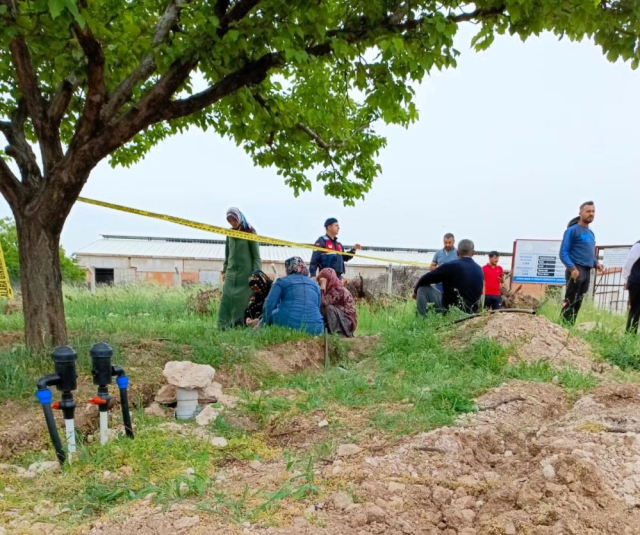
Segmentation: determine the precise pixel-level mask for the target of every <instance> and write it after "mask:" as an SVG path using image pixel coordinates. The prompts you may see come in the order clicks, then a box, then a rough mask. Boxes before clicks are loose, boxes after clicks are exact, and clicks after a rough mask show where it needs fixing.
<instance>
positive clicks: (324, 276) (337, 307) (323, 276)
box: [318, 268, 358, 338]
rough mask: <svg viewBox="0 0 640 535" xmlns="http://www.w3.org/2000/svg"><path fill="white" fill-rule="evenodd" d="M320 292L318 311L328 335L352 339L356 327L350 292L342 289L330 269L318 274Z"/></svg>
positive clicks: (335, 275) (356, 322)
mask: <svg viewBox="0 0 640 535" xmlns="http://www.w3.org/2000/svg"><path fill="white" fill-rule="evenodd" d="M318 283H319V284H320V290H321V292H322V304H321V308H320V311H321V312H322V316H323V317H324V323H325V325H326V326H327V331H329V334H337V335H338V336H343V337H345V338H353V333H354V332H355V331H356V328H357V327H358V316H357V313H356V304H355V301H354V300H353V296H352V295H351V292H349V290H347V289H346V288H345V287H344V284H343V283H342V281H341V280H340V279H339V278H338V275H337V273H336V272H335V271H334V270H333V269H332V268H324V269H323V270H322V271H320V273H319V274H318Z"/></svg>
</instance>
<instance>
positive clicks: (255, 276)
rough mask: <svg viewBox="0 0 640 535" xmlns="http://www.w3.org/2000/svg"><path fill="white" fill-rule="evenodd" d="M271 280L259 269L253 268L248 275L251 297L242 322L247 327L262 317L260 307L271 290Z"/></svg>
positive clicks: (253, 325) (256, 323) (255, 323)
mask: <svg viewBox="0 0 640 535" xmlns="http://www.w3.org/2000/svg"><path fill="white" fill-rule="evenodd" d="M272 284H273V282H271V279H270V278H269V276H268V275H267V274H266V273H265V272H264V271H261V270H259V269H257V270H255V271H254V272H253V273H252V274H251V277H249V288H251V291H252V293H251V297H250V298H249V306H248V307H247V309H246V310H245V311H244V324H245V325H246V326H247V327H255V326H256V325H258V322H259V321H260V318H262V308H263V307H264V302H265V301H266V300H267V296H268V295H269V292H270V291H271V286H272Z"/></svg>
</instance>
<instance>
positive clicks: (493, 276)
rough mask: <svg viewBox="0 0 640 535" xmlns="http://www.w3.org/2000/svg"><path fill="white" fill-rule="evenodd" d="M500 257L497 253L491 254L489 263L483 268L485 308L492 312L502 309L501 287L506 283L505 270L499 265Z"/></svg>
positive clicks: (492, 252)
mask: <svg viewBox="0 0 640 535" xmlns="http://www.w3.org/2000/svg"><path fill="white" fill-rule="evenodd" d="M499 260H500V255H499V254H498V252H497V251H491V252H490V253H489V263H488V264H487V265H486V266H484V267H483V268H482V273H483V274H484V306H485V308H490V309H491V310H499V309H500V308H502V295H501V294H500V285H501V284H502V282H503V281H504V270H503V269H502V268H501V267H500V266H499V265H498V261H499Z"/></svg>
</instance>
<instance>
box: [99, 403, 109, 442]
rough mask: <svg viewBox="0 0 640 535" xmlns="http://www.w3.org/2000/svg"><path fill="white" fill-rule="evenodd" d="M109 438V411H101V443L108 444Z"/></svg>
mask: <svg viewBox="0 0 640 535" xmlns="http://www.w3.org/2000/svg"><path fill="white" fill-rule="evenodd" d="M107 440H109V413H108V412H107V411H100V444H106V443H107Z"/></svg>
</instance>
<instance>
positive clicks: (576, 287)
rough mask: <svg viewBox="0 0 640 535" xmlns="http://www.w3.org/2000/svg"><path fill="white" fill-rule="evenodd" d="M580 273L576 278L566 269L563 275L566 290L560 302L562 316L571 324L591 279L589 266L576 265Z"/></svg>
mask: <svg viewBox="0 0 640 535" xmlns="http://www.w3.org/2000/svg"><path fill="white" fill-rule="evenodd" d="M576 267H577V268H578V271H580V275H578V278H577V279H576V280H573V278H572V277H571V271H569V270H568V269H567V273H566V275H565V277H566V279H567V291H566V292H565V295H564V302H563V303H562V317H563V318H564V321H566V322H567V323H569V324H570V325H573V324H574V323H575V322H576V317H577V316H578V312H580V307H581V306H582V298H583V297H584V294H586V293H587V292H588V291H589V282H590V281H591V268H588V267H585V266H576Z"/></svg>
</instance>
